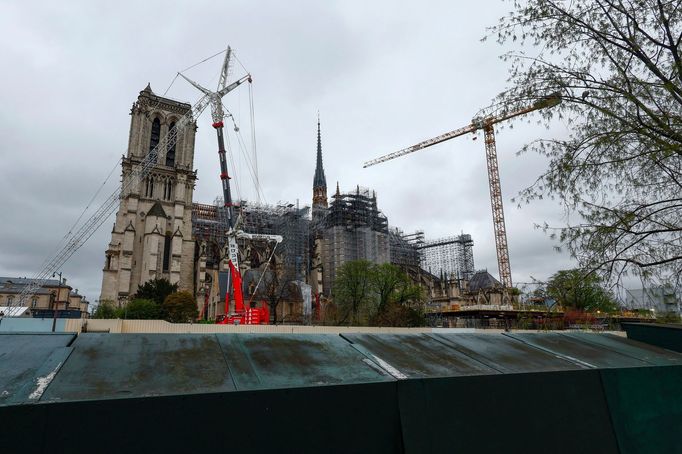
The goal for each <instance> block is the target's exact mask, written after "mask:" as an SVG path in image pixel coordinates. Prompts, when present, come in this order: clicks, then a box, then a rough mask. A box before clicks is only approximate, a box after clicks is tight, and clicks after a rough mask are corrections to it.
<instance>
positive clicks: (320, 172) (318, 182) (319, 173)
mask: <svg viewBox="0 0 682 454" xmlns="http://www.w3.org/2000/svg"><path fill="white" fill-rule="evenodd" d="M315 188H325V190H326V189H327V179H326V178H325V176H324V167H322V135H321V133H320V113H319V112H318V113H317V163H316V165H315V178H314V179H313V189H315Z"/></svg>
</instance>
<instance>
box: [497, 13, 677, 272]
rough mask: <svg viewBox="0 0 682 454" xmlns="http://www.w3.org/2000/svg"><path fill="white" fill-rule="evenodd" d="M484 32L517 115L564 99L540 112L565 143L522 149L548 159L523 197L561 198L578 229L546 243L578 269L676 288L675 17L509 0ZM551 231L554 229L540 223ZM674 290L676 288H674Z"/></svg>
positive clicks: (504, 101) (505, 100) (505, 99)
mask: <svg viewBox="0 0 682 454" xmlns="http://www.w3.org/2000/svg"><path fill="white" fill-rule="evenodd" d="M512 3H513V8H514V9H513V11H512V12H511V13H510V14H509V15H508V16H505V17H503V18H502V19H500V22H499V23H498V25H496V26H494V27H492V28H491V34H492V36H494V37H496V38H497V41H498V42H499V43H501V44H507V45H511V44H512V43H513V45H514V46H517V47H518V45H519V43H520V46H521V48H522V49H525V51H512V52H510V53H508V54H506V55H505V58H506V60H507V61H508V62H510V64H511V69H510V76H509V82H510V87H509V89H508V90H506V91H505V92H503V93H502V94H500V95H499V97H498V99H497V101H499V103H500V105H503V106H504V108H505V109H514V108H518V107H520V106H525V105H528V104H531V103H533V102H535V101H537V100H539V99H542V98H543V97H545V96H546V95H548V94H549V93H553V92H559V93H560V94H561V97H562V100H563V101H562V103H561V104H560V105H559V106H557V107H555V108H553V109H544V110H542V111H541V112H542V114H543V116H544V117H545V118H546V119H551V118H552V117H559V118H561V119H563V120H564V121H565V122H566V123H567V124H568V126H569V129H570V135H569V136H568V137H567V138H565V139H555V140H541V141H537V142H534V143H531V144H528V145H526V147H524V149H523V150H522V152H523V151H528V150H532V151H535V152H538V153H540V154H542V155H544V156H546V157H547V158H548V162H549V164H548V167H547V169H546V171H545V172H544V173H543V174H542V175H541V176H540V177H539V178H538V179H537V180H536V181H535V182H534V184H532V185H531V186H530V187H528V188H527V189H525V190H524V191H523V192H522V193H521V199H522V200H524V201H526V202H530V201H532V200H535V199H539V198H542V197H543V196H550V197H556V198H558V199H560V200H561V201H562V202H563V204H564V206H565V208H566V210H567V212H570V213H576V212H577V213H578V214H579V215H580V217H579V218H578V217H577V216H575V215H574V216H573V219H575V220H576V221H577V222H575V223H571V224H569V225H567V226H564V227H560V228H558V229H557V231H556V232H555V233H554V234H553V235H554V236H556V238H558V239H559V240H560V241H561V242H562V243H563V244H565V245H566V247H567V248H568V249H569V250H570V252H571V253H572V254H573V255H574V256H575V257H576V258H577V259H578V260H579V263H580V264H581V266H583V267H587V268H589V269H593V270H600V271H601V272H603V274H604V275H605V276H607V277H608V278H615V279H618V278H620V276H621V275H622V273H628V272H632V273H634V274H637V275H640V276H643V277H645V278H649V277H650V278H657V279H660V280H665V279H667V278H672V279H677V280H679V279H680V277H679V276H681V274H680V271H681V269H682V117H681V115H682V54H681V51H682V48H681V46H680V43H681V40H682V8H681V7H680V4H679V1H677V0H675V1H670V0H633V1H628V2H625V1H620V0H575V1H571V2H567V1H558V0H525V1H520V0H513V2H512ZM545 228H550V229H551V230H552V231H554V229H553V228H551V227H550V226H545ZM676 283H678V284H679V282H676Z"/></svg>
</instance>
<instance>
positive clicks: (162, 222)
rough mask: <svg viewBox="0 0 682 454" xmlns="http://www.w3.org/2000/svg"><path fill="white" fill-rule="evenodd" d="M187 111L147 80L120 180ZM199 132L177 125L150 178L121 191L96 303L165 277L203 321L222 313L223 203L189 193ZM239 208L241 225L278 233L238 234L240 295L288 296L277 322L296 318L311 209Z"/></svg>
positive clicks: (121, 298)
mask: <svg viewBox="0 0 682 454" xmlns="http://www.w3.org/2000/svg"><path fill="white" fill-rule="evenodd" d="M190 110H191V106H190V105H189V104H186V103H182V102H178V101H174V100H171V99H167V98H163V97H161V96H158V95H156V94H154V93H153V92H152V90H151V87H150V86H149V85H147V87H146V88H145V89H144V90H142V91H141V92H140V94H139V96H138V98H137V101H136V102H135V103H134V104H133V106H132V109H131V111H130V115H131V123H130V137H129V142H128V151H127V154H126V156H125V157H124V158H123V161H122V181H123V182H125V181H126V180H127V178H129V176H130V174H131V173H132V172H133V171H134V170H135V169H136V168H139V166H140V165H141V163H142V162H143V160H144V158H145V156H146V155H147V154H148V153H149V152H150V150H152V149H154V148H155V147H157V146H159V144H162V145H163V144H164V143H165V142H164V141H163V138H164V137H165V136H166V134H168V132H169V131H170V130H171V129H172V128H173V126H174V124H175V123H176V122H179V121H180V119H181V118H182V117H183V116H184V115H185V114H187V113H188V112H189V111H190ZM196 128H197V127H196V123H193V122H192V123H190V125H189V126H186V127H184V128H182V130H181V131H180V132H179V135H178V139H177V141H176V143H175V144H174V145H170V146H167V147H165V148H166V149H159V150H158V155H157V161H156V165H155V166H154V167H153V169H152V171H151V172H150V173H149V175H148V176H147V177H146V178H145V179H144V180H143V181H142V182H140V184H139V185H137V186H136V187H133V188H132V189H130V190H127V191H126V192H125V193H123V194H122V197H121V201H120V206H119V209H118V212H117V213H116V221H115V223H114V227H113V230H112V232H111V242H110V243H109V245H108V247H107V249H106V252H105V263H104V269H103V279H102V291H101V294H100V301H111V302H114V303H117V304H119V305H122V304H125V303H126V302H127V301H128V300H129V299H130V298H131V297H132V296H133V295H134V294H135V292H136V291H137V289H138V287H139V286H140V285H142V284H144V283H145V282H147V281H149V280H153V279H159V278H163V279H167V280H169V281H170V282H171V283H173V284H177V285H178V288H179V289H182V290H188V291H190V292H192V293H193V294H194V295H195V296H196V299H197V307H198V309H199V312H200V314H201V316H202V317H205V318H215V317H216V316H218V315H221V314H224V313H225V312H226V311H225V309H226V308H225V301H224V300H225V295H226V293H227V292H228V290H229V282H228V281H229V268H228V264H227V261H228V250H227V244H226V236H225V232H226V231H225V229H224V223H223V222H221V213H222V211H221V208H222V207H220V206H216V205H206V204H199V203H193V199H192V193H193V190H194V186H195V182H196V179H197V174H196V171H195V170H193V163H194V143H195V132H196ZM238 212H239V213H240V216H241V218H240V219H241V220H242V228H243V230H244V231H247V232H250V233H262V234H280V235H283V236H284V241H283V243H282V244H280V245H277V247H273V246H274V245H272V244H268V243H267V242H263V241H257V240H256V241H251V240H243V239H240V240H238V242H239V243H240V248H239V249H240V250H239V262H240V271H241V272H242V276H243V281H244V296H245V298H249V300H253V299H254V298H257V299H259V300H268V297H271V298H272V297H276V298H277V302H279V300H282V301H283V302H284V304H282V305H281V307H279V308H278V309H277V311H278V313H279V316H280V318H282V317H286V316H291V315H292V314H294V313H299V314H300V313H301V307H300V304H296V303H301V301H302V295H301V287H304V288H305V284H304V281H305V280H306V277H307V272H308V269H309V267H310V262H309V257H308V256H309V253H308V251H309V247H308V246H309V238H308V234H309V232H308V227H309V223H310V222H309V220H308V215H309V208H308V207H307V206H306V207H303V208H299V207H294V205H291V204H290V205H287V206H281V207H262V206H258V205H255V204H254V205H250V204H247V203H246V202H241V204H240V206H239V207H238ZM291 283H293V285H289V284H291ZM289 287H292V288H289ZM308 293H309V290H308ZM295 306H297V307H295Z"/></svg>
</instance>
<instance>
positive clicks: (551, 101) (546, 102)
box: [362, 93, 561, 168]
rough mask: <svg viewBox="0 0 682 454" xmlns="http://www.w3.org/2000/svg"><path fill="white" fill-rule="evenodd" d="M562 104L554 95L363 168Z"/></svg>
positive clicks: (371, 162) (434, 138) (558, 97)
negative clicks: (486, 126) (487, 126)
mask: <svg viewBox="0 0 682 454" xmlns="http://www.w3.org/2000/svg"><path fill="white" fill-rule="evenodd" d="M560 102H561V96H560V95H559V94H558V93H553V94H551V95H549V96H547V97H546V98H543V99H540V100H538V101H536V102H535V103H533V104H532V105H530V106H528V107H524V108H522V109H518V110H515V111H512V112H508V113H504V114H501V115H499V116H489V117H485V118H481V119H474V120H472V122H471V124H470V125H468V126H465V127H463V128H459V129H455V130H454V131H450V132H446V133H445V134H441V135H439V136H436V137H433V138H431V139H427V140H424V141H422V142H419V143H417V144H414V145H412V146H410V147H407V148H403V149H402V150H398V151H394V152H393V153H389V154H387V155H384V156H380V157H378V158H374V159H372V160H370V161H367V162H365V163H364V164H363V165H362V167H363V168H367V167H371V166H373V165H376V164H381V163H382V162H386V161H390V160H391V159H395V158H399V157H401V156H405V155H406V154H410V153H414V152H415V151H419V150H423V149H424V148H428V147H430V146H433V145H436V144H439V143H441V142H445V141H446V140H450V139H454V138H455V137H459V136H463V135H464V134H466V133H469V132H476V131H478V130H479V129H483V127H484V125H485V123H490V124H495V123H499V122H501V121H505V120H509V119H512V118H514V117H518V116H520V115H523V114H527V113H530V112H533V111H534V110H538V109H543V108H545V107H553V106H556V105H557V104H559V103H560Z"/></svg>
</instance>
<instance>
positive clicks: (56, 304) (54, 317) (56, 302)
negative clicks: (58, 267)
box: [52, 271, 62, 333]
mask: <svg viewBox="0 0 682 454" xmlns="http://www.w3.org/2000/svg"><path fill="white" fill-rule="evenodd" d="M57 275H59V286H58V287H57V297H56V298H55V299H54V303H53V306H52V332H53V333H54V331H55V328H56V327H57V308H58V307H59V294H60V293H61V290H62V272H61V271H60V272H58V273H57V272H56V271H55V272H54V273H52V277H55V276H57Z"/></svg>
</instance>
